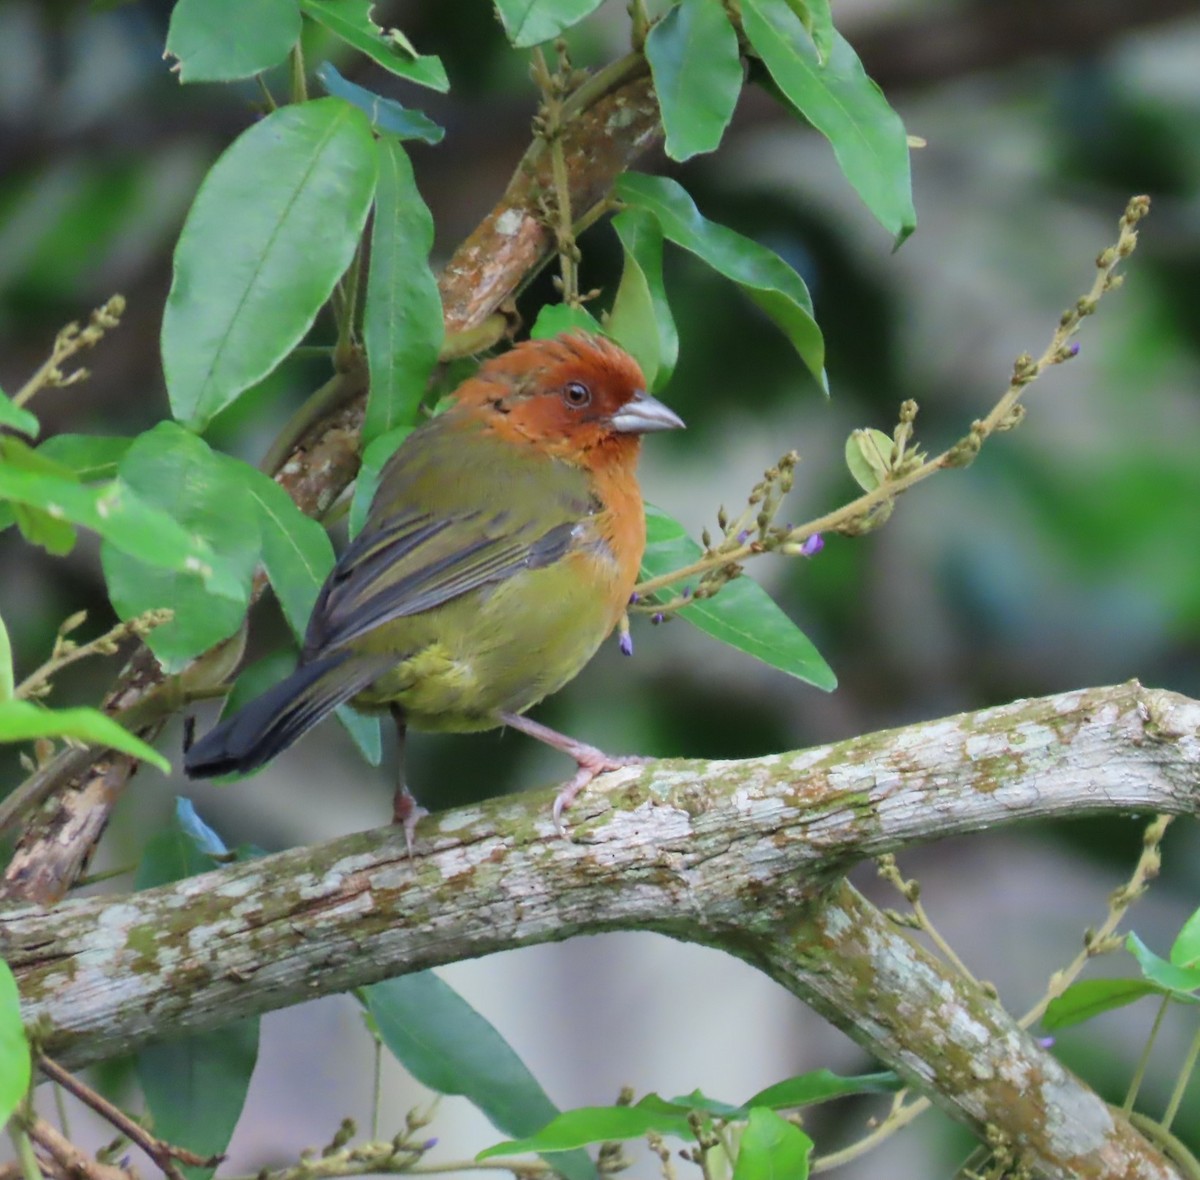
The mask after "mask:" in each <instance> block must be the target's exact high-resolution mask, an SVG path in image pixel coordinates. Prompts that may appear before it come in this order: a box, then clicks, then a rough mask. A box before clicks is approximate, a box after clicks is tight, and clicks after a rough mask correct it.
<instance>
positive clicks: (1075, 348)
mask: <svg viewBox="0 0 1200 1180" xmlns="http://www.w3.org/2000/svg"><path fill="white" fill-rule="evenodd" d="M1067 352H1069V353H1070V354H1071V356H1078V355H1079V341H1078V340H1073V341H1072V342H1071V347H1070V348H1068V349H1067Z"/></svg>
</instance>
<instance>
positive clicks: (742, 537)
mask: <svg viewBox="0 0 1200 1180" xmlns="http://www.w3.org/2000/svg"><path fill="white" fill-rule="evenodd" d="M748 540H750V530H749V529H742V531H741V532H740V533H738V535H737V543H738V544H739V545H744V544H745V543H746V542H747V541H748Z"/></svg>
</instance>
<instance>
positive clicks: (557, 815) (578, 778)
mask: <svg viewBox="0 0 1200 1180" xmlns="http://www.w3.org/2000/svg"><path fill="white" fill-rule="evenodd" d="M575 745H577V747H578V749H577V750H575V751H572V756H573V757H574V759H575V761H576V762H577V763H578V764H579V769H578V770H577V771H575V773H574V775H573V776H572V777H571V779H570V781H569V782H568V783H567V784H566V785H565V786H564V787H563V788H562V789H561V790H560V791H559V792H558V794H557V795H556V796H555V797H554V807H553V809H552V810H551V814H552V815H553V816H554V826H555V827H556V828H558V831H559V834H560V835H563V836H565V835H567V829H566V826H565V825H564V824H563V812H564V811H566V809H567V808H568V807H570V806H571V804H572V803H574V802H575V797H576V796H577V795H578V794H579V792H580V791H582V790H583V789H584V787H586V786H587V785H588V783H590V782H591V781H592V779H594V778H596V777H597V776H598V775H601V774H605V773H606V772H607V771H610V770H620V769H621V767H623V766H645V765H646V763H647V762H649V761H650V759H649V758H643V757H642V756H641V755H640V754H618V755H613V754H606V753H605V752H604V751H603V750H598V749H596V747H595V746H588V745H585V744H584V743H583V742H578V743H575Z"/></svg>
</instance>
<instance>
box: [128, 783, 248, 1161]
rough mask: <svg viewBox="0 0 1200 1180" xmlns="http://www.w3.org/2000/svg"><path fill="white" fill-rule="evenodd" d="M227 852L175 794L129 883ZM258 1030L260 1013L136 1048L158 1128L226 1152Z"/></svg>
mask: <svg viewBox="0 0 1200 1180" xmlns="http://www.w3.org/2000/svg"><path fill="white" fill-rule="evenodd" d="M225 852H226V848H225V844H224V842H223V841H222V840H221V838H220V837H219V836H218V835H217V834H216V832H214V831H213V830H212V829H211V828H210V827H209V826H208V825H207V824H205V823H204V822H203V820H201V819H200V817H199V816H198V815H196V812H195V809H194V808H193V807H192V804H191V802H190V801H189V800H187V799H179V800H177V801H176V810H175V818H174V821H173V822H172V824H171V825H170V827H169V828H168V829H167V830H166V831H163V832H159V833H157V834H156V835H154V836H152V837H151V838H150V839H149V840H148V841H147V842H146V846H145V848H144V850H143V852H142V859H141V862H140V863H139V865H138V869H137V873H136V874H135V877H134V888H135V889H139V890H140V889H151V888H153V887H154V886H156V885H164V884H167V883H168V882H170V881H179V880H182V879H183V878H185V877H191V876H194V875H195V874H197V873H205V872H208V871H209V870H210V869H213V868H215V867H216V866H217V865H218V864H219V863H220V862H219V861H218V860H217V859H216V857H219V856H222V855H223V854H224V853H225ZM258 1033H259V1022H258V1017H252V1018H250V1019H247V1020H239V1021H237V1022H236V1023H234V1024H230V1025H226V1026H225V1027H224V1028H218V1029H210V1030H209V1031H207V1032H205V1033H203V1034H202V1035H197V1036H194V1037H180V1038H178V1039H176V1040H173V1041H162V1042H158V1043H155V1044H151V1045H146V1046H144V1047H143V1048H141V1049H139V1050H138V1053H137V1056H136V1058H135V1061H134V1065H135V1070H136V1073H137V1078H138V1082H139V1084H140V1085H141V1087H142V1092H143V1093H144V1094H145V1097H146V1105H147V1106H148V1107H149V1109H150V1113H151V1115H152V1117H153V1119H154V1129H155V1134H156V1135H159V1136H161V1137H162V1138H164V1139H166V1140H167V1141H168V1142H170V1143H176V1144H179V1145H180V1146H183V1147H187V1148H189V1149H190V1150H192V1151H195V1152H198V1153H199V1154H201V1155H206V1156H207V1155H219V1154H220V1153H221V1152H223V1151H224V1150H225V1148H226V1147H228V1146H229V1140H230V1139H231V1138H232V1136H233V1130H234V1127H236V1126H237V1121H238V1119H239V1118H240V1117H241V1113H242V1108H243V1106H244V1105H245V1102H246V1091H247V1090H248V1089H249V1086H250V1079H251V1076H252V1075H253V1073H254V1066H255V1062H256V1061H257V1058H258ZM181 1170H182V1171H183V1173H184V1174H185V1175H186V1176H189V1177H192V1178H194V1180H199V1178H201V1177H208V1176H211V1175H212V1173H213V1169H212V1168H191V1167H184V1168H182V1169H181Z"/></svg>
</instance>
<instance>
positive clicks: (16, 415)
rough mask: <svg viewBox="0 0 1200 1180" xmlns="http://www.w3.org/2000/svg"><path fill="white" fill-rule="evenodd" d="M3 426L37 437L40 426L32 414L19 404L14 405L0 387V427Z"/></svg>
mask: <svg viewBox="0 0 1200 1180" xmlns="http://www.w3.org/2000/svg"><path fill="white" fill-rule="evenodd" d="M4 426H7V427H8V428H9V429H10V430H16V431H19V432H20V433H21V434H25V435H28V436H29V437H30V438H37V436H38V431H39V430H41V428H42V427H41V423H40V422H38V420H37V418H36V417H35V416H34V415H33V414H31V413H30V412H29V411H28V410H25V409H22V408H21V407H20V406H14V405H13V403H12V399H11V398H10V397H9V396H8V394H6V393H5V392H4V390H2V389H0V427H4Z"/></svg>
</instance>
